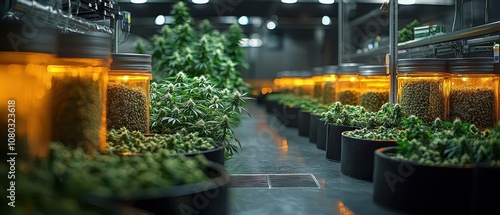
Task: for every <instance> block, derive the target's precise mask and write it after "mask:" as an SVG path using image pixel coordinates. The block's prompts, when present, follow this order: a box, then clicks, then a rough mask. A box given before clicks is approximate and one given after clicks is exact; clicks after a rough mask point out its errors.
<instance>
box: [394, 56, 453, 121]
mask: <svg viewBox="0 0 500 215" xmlns="http://www.w3.org/2000/svg"><path fill="white" fill-rule="evenodd" d="M448 93H449V75H448V67H447V61H446V60H444V59H433V58H431V59H429V58H415V59H400V60H399V61H398V103H399V104H401V106H402V108H403V109H404V110H405V111H406V113H407V114H408V115H415V116H416V117H418V118H420V119H421V120H422V121H423V122H424V123H426V124H429V123H432V122H433V121H434V120H435V119H436V118H440V119H442V120H448V119H447V110H448V102H447V100H448Z"/></svg>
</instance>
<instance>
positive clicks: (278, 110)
mask: <svg viewBox="0 0 500 215" xmlns="http://www.w3.org/2000/svg"><path fill="white" fill-rule="evenodd" d="M284 110H285V106H283V105H282V104H280V103H278V104H276V109H273V113H274V115H275V116H276V118H278V120H279V121H280V122H281V123H283V124H284V122H285V116H284V115H283V114H284Z"/></svg>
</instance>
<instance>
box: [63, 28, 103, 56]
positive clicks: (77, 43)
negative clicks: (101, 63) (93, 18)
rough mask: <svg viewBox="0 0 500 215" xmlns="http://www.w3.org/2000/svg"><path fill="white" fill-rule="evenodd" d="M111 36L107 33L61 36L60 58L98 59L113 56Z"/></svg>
mask: <svg viewBox="0 0 500 215" xmlns="http://www.w3.org/2000/svg"><path fill="white" fill-rule="evenodd" d="M110 50H111V36H110V35H109V34H105V33H93V34H92V35H90V34H74V33H68V34H61V35H60V36H59V51H58V54H57V55H58V57H61V58H98V59H109V57H110V56H111V52H110Z"/></svg>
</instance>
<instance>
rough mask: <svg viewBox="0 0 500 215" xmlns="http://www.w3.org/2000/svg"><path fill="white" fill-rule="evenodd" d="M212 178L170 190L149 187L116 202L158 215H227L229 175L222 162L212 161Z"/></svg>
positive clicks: (117, 199) (210, 165)
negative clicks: (131, 196)
mask: <svg viewBox="0 0 500 215" xmlns="http://www.w3.org/2000/svg"><path fill="white" fill-rule="evenodd" d="M208 165H209V171H208V172H207V174H208V175H209V176H210V177H211V179H210V180H209V181H204V182H200V183H194V184H185V185H180V186H175V187H172V188H167V189H158V190H148V191H144V192H143V193H142V194H140V195H137V196H134V197H133V198H116V199H115V201H118V202H122V203H125V204H127V205H129V206H131V207H136V208H140V209H143V210H146V211H149V212H152V213H154V214H157V215H162V214H169V215H181V214H198V215H203V214H204V215H213V214H217V215H219V214H220V215H226V214H228V193H227V183H228V182H229V174H228V173H227V171H226V170H225V169H224V167H223V166H222V165H219V164H217V163H214V162H211V161H209V163H208Z"/></svg>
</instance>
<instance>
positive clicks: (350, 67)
mask: <svg viewBox="0 0 500 215" xmlns="http://www.w3.org/2000/svg"><path fill="white" fill-rule="evenodd" d="M362 65H363V64H357V63H345V64H340V67H339V75H357V74H358V73H359V67H360V66H362Z"/></svg>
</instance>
